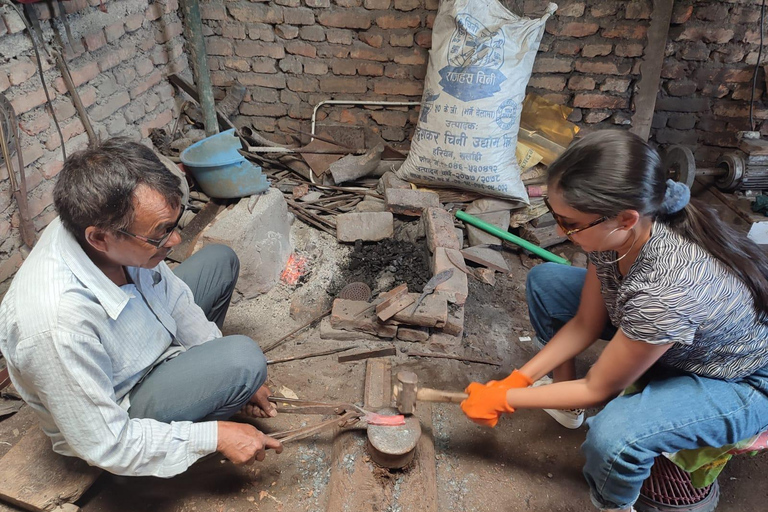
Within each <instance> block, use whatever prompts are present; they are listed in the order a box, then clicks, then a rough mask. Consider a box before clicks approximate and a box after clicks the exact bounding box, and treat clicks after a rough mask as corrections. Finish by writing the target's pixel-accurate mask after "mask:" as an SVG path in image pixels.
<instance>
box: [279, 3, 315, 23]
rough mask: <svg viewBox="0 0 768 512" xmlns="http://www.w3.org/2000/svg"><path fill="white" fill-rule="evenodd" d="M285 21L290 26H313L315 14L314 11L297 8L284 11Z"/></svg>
mask: <svg viewBox="0 0 768 512" xmlns="http://www.w3.org/2000/svg"><path fill="white" fill-rule="evenodd" d="M283 20H284V21H285V23H286V24H288V25H312V24H314V23H315V13H314V12H313V11H312V9H307V8H301V7H295V8H293V9H285V10H284V11H283Z"/></svg>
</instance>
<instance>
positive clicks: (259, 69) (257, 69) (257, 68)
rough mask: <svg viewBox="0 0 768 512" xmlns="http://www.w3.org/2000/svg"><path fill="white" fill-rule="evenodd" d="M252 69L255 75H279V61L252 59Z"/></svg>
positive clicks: (263, 58)
mask: <svg viewBox="0 0 768 512" xmlns="http://www.w3.org/2000/svg"><path fill="white" fill-rule="evenodd" d="M251 69H252V70H253V72H254V73H268V74H271V73H277V61H276V60H275V59H270V58H269V57H254V58H252V59H251ZM243 85H249V84H243Z"/></svg>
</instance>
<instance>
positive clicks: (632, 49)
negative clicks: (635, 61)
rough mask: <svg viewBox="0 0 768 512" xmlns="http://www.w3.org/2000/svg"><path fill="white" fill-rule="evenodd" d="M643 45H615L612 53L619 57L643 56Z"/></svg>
mask: <svg viewBox="0 0 768 512" xmlns="http://www.w3.org/2000/svg"><path fill="white" fill-rule="evenodd" d="M643 48H644V45H642V44H640V43H622V44H617V45H616V49H615V50H614V53H615V54H616V55H618V56H619V57H640V56H641V55H642V54H643Z"/></svg>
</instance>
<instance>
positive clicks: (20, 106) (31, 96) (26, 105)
mask: <svg viewBox="0 0 768 512" xmlns="http://www.w3.org/2000/svg"><path fill="white" fill-rule="evenodd" d="M48 92H49V93H50V95H51V100H53V99H54V98H55V97H56V93H55V92H54V91H53V90H52V89H51V88H50V87H49V88H48ZM43 103H45V91H44V90H43V89H42V88H40V89H37V90H34V91H32V92H29V93H26V94H23V95H21V96H17V97H16V98H14V99H13V100H12V101H11V106H12V107H13V110H14V111H15V112H16V115H21V114H23V113H24V112H29V111H30V110H32V109H33V108H35V107H39V106H40V105H42V104H43Z"/></svg>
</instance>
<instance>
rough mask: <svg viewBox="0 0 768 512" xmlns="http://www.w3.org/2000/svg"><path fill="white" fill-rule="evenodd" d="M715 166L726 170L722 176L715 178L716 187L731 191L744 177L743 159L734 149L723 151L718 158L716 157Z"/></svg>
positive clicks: (737, 186)
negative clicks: (727, 151)
mask: <svg viewBox="0 0 768 512" xmlns="http://www.w3.org/2000/svg"><path fill="white" fill-rule="evenodd" d="M717 166H718V167H722V168H724V169H727V170H728V172H727V173H725V174H724V175H723V176H721V177H720V178H718V179H717V180H715V185H717V188H719V189H722V190H726V191H728V192H733V191H734V190H736V189H737V188H739V185H740V184H741V180H742V178H743V177H744V167H745V165H744V159H743V158H742V157H741V155H740V154H738V153H736V152H735V151H733V152H729V153H723V154H722V155H721V156H720V158H718V159H717Z"/></svg>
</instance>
